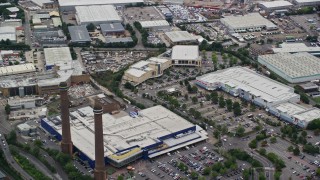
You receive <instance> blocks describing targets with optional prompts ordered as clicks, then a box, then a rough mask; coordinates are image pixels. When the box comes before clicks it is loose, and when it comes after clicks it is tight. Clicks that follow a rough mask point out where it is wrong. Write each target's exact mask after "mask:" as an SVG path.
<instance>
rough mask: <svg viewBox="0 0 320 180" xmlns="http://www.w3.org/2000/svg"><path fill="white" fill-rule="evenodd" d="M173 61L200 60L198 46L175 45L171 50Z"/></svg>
mask: <svg viewBox="0 0 320 180" xmlns="http://www.w3.org/2000/svg"><path fill="white" fill-rule="evenodd" d="M171 59H173V60H200V59H199V46H191V45H190V46H188V45H176V46H173V48H172V55H171Z"/></svg>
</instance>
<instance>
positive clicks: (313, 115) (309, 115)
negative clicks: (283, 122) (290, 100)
mask: <svg viewBox="0 0 320 180" xmlns="http://www.w3.org/2000/svg"><path fill="white" fill-rule="evenodd" d="M294 117H295V118H297V119H299V120H302V121H306V122H310V121H312V120H315V119H319V118H320V109H318V108H312V109H310V110H308V111H304V112H301V113H298V114H296V115H294Z"/></svg>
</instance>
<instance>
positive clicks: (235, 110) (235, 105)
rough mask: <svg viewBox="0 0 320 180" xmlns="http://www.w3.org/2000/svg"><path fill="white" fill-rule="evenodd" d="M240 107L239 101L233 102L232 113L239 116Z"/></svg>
mask: <svg viewBox="0 0 320 180" xmlns="http://www.w3.org/2000/svg"><path fill="white" fill-rule="evenodd" d="M241 113H242V112H241V107H240V103H239V102H234V103H233V114H234V115H235V116H240V115H241Z"/></svg>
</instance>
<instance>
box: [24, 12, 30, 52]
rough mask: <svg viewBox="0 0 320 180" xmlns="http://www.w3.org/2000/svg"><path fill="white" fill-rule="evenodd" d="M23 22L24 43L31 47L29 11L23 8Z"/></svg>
mask: <svg viewBox="0 0 320 180" xmlns="http://www.w3.org/2000/svg"><path fill="white" fill-rule="evenodd" d="M24 14H25V24H24V37H25V44H27V45H29V46H30V47H32V42H31V28H30V12H29V11H27V10H25V11H24Z"/></svg>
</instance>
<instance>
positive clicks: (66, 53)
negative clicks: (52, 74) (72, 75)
mask: <svg viewBox="0 0 320 180" xmlns="http://www.w3.org/2000/svg"><path fill="white" fill-rule="evenodd" d="M44 57H45V60H46V66H50V65H56V66H60V69H70V68H71V67H70V66H71V63H72V57H71V53H70V49H69V47H56V48H44Z"/></svg>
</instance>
